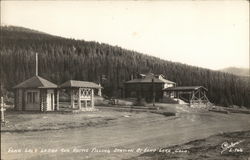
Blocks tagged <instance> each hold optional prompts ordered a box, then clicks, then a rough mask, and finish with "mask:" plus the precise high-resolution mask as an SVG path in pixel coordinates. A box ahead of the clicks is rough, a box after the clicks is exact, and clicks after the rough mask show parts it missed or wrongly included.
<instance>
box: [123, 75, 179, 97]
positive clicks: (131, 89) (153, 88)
mask: <svg viewBox="0 0 250 160" xmlns="http://www.w3.org/2000/svg"><path fill="white" fill-rule="evenodd" d="M175 85H176V83H175V82H172V81H169V80H167V79H165V78H164V76H163V75H154V74H152V73H148V74H140V75H139V78H136V79H132V80H130V81H127V82H125V83H124V90H125V98H128V97H133V98H144V99H145V100H146V101H147V102H152V101H154V100H155V101H156V102H159V101H161V100H162V98H163V89H164V88H168V87H174V86H175Z"/></svg>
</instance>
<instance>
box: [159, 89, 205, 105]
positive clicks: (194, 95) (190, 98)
mask: <svg viewBox="0 0 250 160" xmlns="http://www.w3.org/2000/svg"><path fill="white" fill-rule="evenodd" d="M163 91H164V92H165V94H164V95H166V96H167V97H170V98H177V99H181V100H183V101H185V102H188V103H189V104H190V105H191V106H193V105H197V104H208V103H209V100H208V98H207V96H206V92H207V91H208V90H207V89H206V88H205V87H203V86H180V87H170V88H165V89H163Z"/></svg>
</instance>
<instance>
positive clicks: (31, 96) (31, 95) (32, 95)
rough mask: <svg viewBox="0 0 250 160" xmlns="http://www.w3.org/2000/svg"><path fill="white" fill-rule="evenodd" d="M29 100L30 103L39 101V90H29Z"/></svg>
mask: <svg viewBox="0 0 250 160" xmlns="http://www.w3.org/2000/svg"><path fill="white" fill-rule="evenodd" d="M27 102H28V103H37V102H38V100H37V92H28V93H27Z"/></svg>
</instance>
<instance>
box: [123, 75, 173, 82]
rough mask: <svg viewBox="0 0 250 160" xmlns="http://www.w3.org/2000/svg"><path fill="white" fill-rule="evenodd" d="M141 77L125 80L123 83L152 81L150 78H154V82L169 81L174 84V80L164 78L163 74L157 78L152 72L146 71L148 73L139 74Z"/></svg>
mask: <svg viewBox="0 0 250 160" xmlns="http://www.w3.org/2000/svg"><path fill="white" fill-rule="evenodd" d="M140 76H141V77H142V78H136V79H132V80H130V81H127V82H125V83H152V79H154V83H168V84H169V83H170V84H175V82H172V81H170V80H167V79H164V78H163V76H162V78H157V77H156V76H155V75H154V74H153V73H148V74H140Z"/></svg>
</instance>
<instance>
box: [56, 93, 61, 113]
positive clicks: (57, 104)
mask: <svg viewBox="0 0 250 160" xmlns="http://www.w3.org/2000/svg"><path fill="white" fill-rule="evenodd" d="M59 92H60V90H59V89H57V92H56V110H57V111H59Z"/></svg>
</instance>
